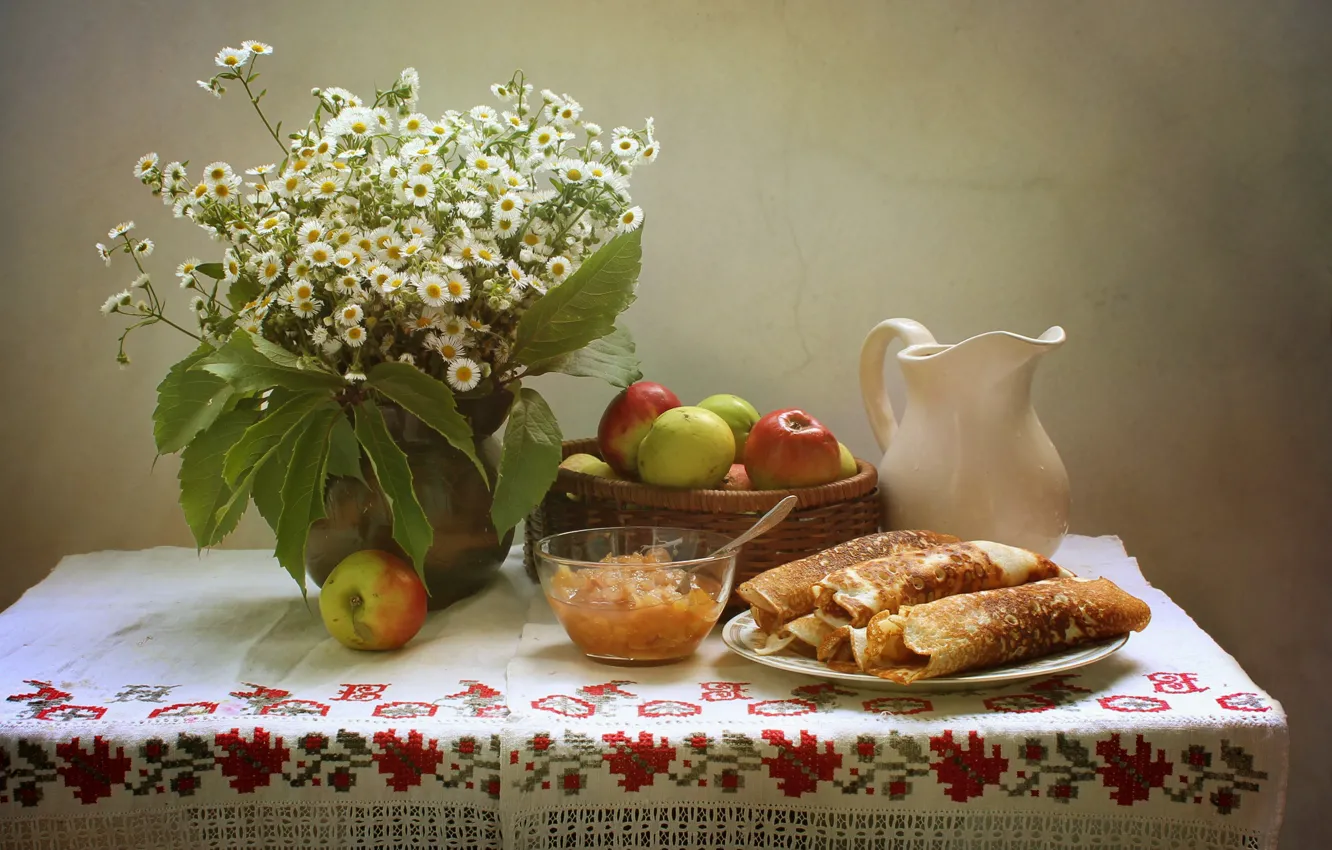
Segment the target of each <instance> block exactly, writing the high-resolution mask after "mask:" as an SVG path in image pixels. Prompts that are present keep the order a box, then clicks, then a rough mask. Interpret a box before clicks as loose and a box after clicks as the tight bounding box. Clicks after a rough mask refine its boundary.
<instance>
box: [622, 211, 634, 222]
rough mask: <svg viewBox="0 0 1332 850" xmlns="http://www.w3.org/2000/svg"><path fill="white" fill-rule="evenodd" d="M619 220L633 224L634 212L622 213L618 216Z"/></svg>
mask: <svg viewBox="0 0 1332 850" xmlns="http://www.w3.org/2000/svg"><path fill="white" fill-rule="evenodd" d="M620 221H622V222H624V223H625V224H633V223H634V214H633V213H631V212H627V213H625V214H624V215H622V216H620Z"/></svg>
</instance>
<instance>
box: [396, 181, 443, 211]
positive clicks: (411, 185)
mask: <svg viewBox="0 0 1332 850" xmlns="http://www.w3.org/2000/svg"><path fill="white" fill-rule="evenodd" d="M403 195H405V196H406V198H407V200H408V201H409V202H411V203H412V204H413V205H414V206H418V207H424V206H427V205H428V204H429V203H430V202H431V201H433V200H435V181H433V180H431V179H430V178H429V177H425V176H423V175H420V174H415V175H413V176H411V177H408V178H407V181H406V182H405V183H403Z"/></svg>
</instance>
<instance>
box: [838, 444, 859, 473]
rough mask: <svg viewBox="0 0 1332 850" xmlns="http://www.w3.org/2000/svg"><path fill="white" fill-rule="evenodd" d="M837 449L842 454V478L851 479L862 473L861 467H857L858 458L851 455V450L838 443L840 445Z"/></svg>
mask: <svg viewBox="0 0 1332 850" xmlns="http://www.w3.org/2000/svg"><path fill="white" fill-rule="evenodd" d="M837 448H838V450H839V451H840V452H841V453H842V476H841V477H842V478H850V477H851V476H852V475H855V474H856V473H857V472H859V471H860V467H859V466H857V465H856V456H855V455H853V454H851V450H850V449H848V448H847V447H846V446H845V445H843V444H842V443H838V444H837Z"/></svg>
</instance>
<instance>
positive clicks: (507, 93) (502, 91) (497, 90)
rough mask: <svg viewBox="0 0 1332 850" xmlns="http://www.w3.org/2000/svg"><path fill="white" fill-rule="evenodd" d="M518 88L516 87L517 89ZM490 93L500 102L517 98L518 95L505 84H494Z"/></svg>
mask: <svg viewBox="0 0 1332 850" xmlns="http://www.w3.org/2000/svg"><path fill="white" fill-rule="evenodd" d="M515 88H516V87H515ZM490 93H491V94H493V95H495V97H497V98H499V99H500V100H508V99H509V98H510V97H516V96H517V93H516V92H514V91H512V90H511V89H510V88H509V87H508V86H506V85H505V84H504V83H494V84H492V85H491V86H490Z"/></svg>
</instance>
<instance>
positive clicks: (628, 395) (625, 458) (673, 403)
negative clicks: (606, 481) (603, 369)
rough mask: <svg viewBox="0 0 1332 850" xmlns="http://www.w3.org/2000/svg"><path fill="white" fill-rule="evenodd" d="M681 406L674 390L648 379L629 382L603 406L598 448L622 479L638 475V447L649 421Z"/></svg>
mask: <svg viewBox="0 0 1332 850" xmlns="http://www.w3.org/2000/svg"><path fill="white" fill-rule="evenodd" d="M679 406H680V399H678V398H676V396H675V393H673V392H671V391H670V390H668V389H666V388H665V387H663V386H662V385H661V384H654V383H652V382H651V381H639V382H638V383H636V384H630V385H629V386H628V387H627V388H626V389H624V390H622V391H621V392H620V394H619V395H617V396H616V397H615V398H614V399H612V400H611V403H610V404H608V405H607V406H606V412H605V413H603V414H601V424H600V425H598V426H597V448H599V449H601V457H602V459H603V460H605V461H606V463H609V464H610V465H611V468H612V469H614V470H615V471H616V472H618V473H620V474H621V475H623V476H624V477H625V478H637V477H638V446H639V444H640V443H642V442H643V438H644V437H646V436H647V433H648V431H650V430H652V423H653V422H655V421H656V419H657V417H658V416H660V415H661V414H662V413H665V412H666V411H667V410H670V409H672V408H675V407H679Z"/></svg>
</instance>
